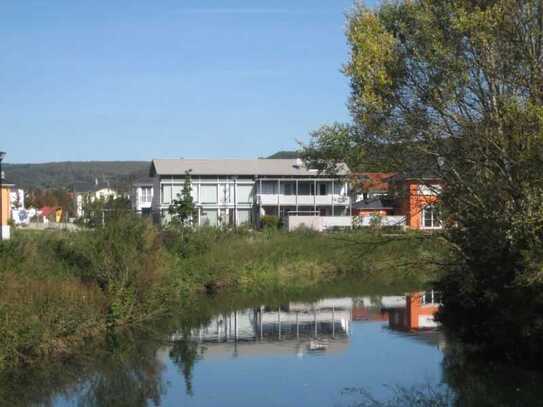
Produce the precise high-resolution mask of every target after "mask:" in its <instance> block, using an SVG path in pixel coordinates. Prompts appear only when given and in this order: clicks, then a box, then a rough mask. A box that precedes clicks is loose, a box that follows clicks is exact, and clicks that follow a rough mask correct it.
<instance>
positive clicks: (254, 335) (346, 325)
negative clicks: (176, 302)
mask: <svg viewBox="0 0 543 407" xmlns="http://www.w3.org/2000/svg"><path fill="white" fill-rule="evenodd" d="M352 307H353V301H352V300H351V299H350V298H349V299H333V300H331V299H328V300H324V301H320V302H317V303H314V304H302V303H290V304H288V305H284V306H281V307H278V308H268V307H259V308H252V309H248V310H244V311H236V312H233V313H230V314H225V315H218V316H217V317H215V318H213V319H212V320H211V322H210V323H209V324H208V325H207V326H205V327H201V328H199V329H193V330H192V333H191V334H192V338H193V339H194V340H197V341H200V342H229V341H255V340H260V341H262V340H267V341H276V340H287V339H294V338H296V339H300V338H320V337H331V338H335V337H341V336H348V335H349V332H350V326H351V321H352V315H351V310H352Z"/></svg>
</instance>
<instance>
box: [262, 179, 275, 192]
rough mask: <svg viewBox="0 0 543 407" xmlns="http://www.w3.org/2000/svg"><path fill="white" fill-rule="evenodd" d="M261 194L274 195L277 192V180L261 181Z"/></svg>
mask: <svg viewBox="0 0 543 407" xmlns="http://www.w3.org/2000/svg"><path fill="white" fill-rule="evenodd" d="M260 193H261V194H267V195H275V194H277V182H273V181H271V182H270V181H263V182H262V191H260Z"/></svg>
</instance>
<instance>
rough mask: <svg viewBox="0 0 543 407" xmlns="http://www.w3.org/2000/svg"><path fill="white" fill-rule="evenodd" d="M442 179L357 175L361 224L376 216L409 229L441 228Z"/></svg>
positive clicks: (355, 204) (355, 206) (356, 206)
mask: <svg viewBox="0 0 543 407" xmlns="http://www.w3.org/2000/svg"><path fill="white" fill-rule="evenodd" d="M441 188H442V182H441V180H440V179H439V178H437V177H435V176H412V175H402V174H397V173H360V174H355V176H353V189H354V190H355V191H356V192H355V200H354V202H353V204H352V209H353V216H355V217H356V218H358V219H357V223H358V224H359V225H361V226H368V225H370V224H371V222H372V220H374V219H383V220H386V223H385V224H386V225H389V226H390V225H397V226H405V227H407V228H409V229H420V230H434V229H441V228H442V223H441V218H440V216H439V211H438V206H437V204H438V201H439V193H440V191H441Z"/></svg>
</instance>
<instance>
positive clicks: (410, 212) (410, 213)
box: [398, 180, 438, 229]
mask: <svg viewBox="0 0 543 407" xmlns="http://www.w3.org/2000/svg"><path fill="white" fill-rule="evenodd" d="M422 185H424V183H421V182H420V181H416V180H407V181H406V182H405V190H404V191H403V192H404V194H403V196H402V198H401V200H400V202H399V205H398V206H399V210H400V213H399V215H402V216H405V218H406V225H407V227H409V228H410V229H420V228H421V225H422V209H423V208H424V207H425V206H428V205H432V204H435V203H436V202H437V200H438V197H437V196H435V195H422V194H421V193H420V190H419V188H420V186H422Z"/></svg>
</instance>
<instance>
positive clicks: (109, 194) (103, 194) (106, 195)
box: [75, 188, 119, 218]
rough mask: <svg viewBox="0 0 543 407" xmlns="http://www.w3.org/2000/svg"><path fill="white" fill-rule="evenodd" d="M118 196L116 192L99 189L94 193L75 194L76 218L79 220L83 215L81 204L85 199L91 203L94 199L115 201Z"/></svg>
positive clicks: (108, 189) (109, 189)
mask: <svg viewBox="0 0 543 407" xmlns="http://www.w3.org/2000/svg"><path fill="white" fill-rule="evenodd" d="M118 197H119V194H118V193H117V191H115V190H114V189H111V188H101V189H98V190H96V191H94V192H83V193H79V194H76V197H75V201H76V205H77V211H76V215H77V217H78V218H81V217H82V216H83V215H84V210H83V204H84V202H85V199H89V200H90V201H91V202H94V201H95V200H96V199H103V200H104V201H105V200H108V199H110V198H111V199H117V198H118Z"/></svg>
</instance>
